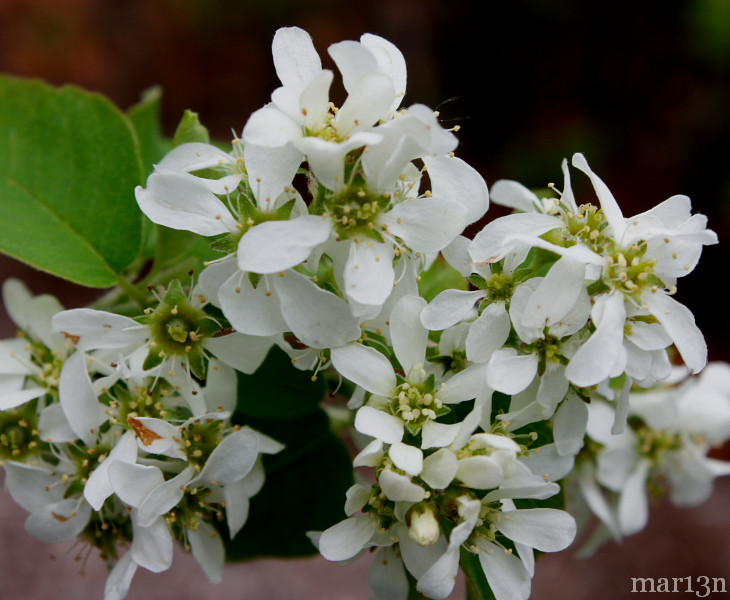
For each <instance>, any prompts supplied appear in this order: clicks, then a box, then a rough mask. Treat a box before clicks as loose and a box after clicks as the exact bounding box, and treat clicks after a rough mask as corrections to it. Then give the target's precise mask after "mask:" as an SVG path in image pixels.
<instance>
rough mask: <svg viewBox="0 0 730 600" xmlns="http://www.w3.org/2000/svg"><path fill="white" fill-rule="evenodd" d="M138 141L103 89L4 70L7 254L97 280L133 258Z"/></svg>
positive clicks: (0, 80) (1, 183)
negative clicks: (6, 74)
mask: <svg viewBox="0 0 730 600" xmlns="http://www.w3.org/2000/svg"><path fill="white" fill-rule="evenodd" d="M143 175H144V173H143V170H142V163H141V158H140V150H139V143H138V141H137V137H136V134H135V132H134V129H133V128H132V126H131V124H130V122H129V120H128V119H127V117H126V116H125V115H124V114H122V113H121V112H120V111H119V110H118V109H117V108H116V107H114V106H113V105H112V104H111V102H109V101H108V100H107V99H106V98H104V97H102V96H99V95H98V94H92V93H89V92H85V91H83V90H80V89H77V88H74V87H71V86H65V87H62V88H53V87H50V86H49V85H47V84H45V83H43V82H40V81H29V80H22V79H14V78H11V77H4V76H3V77H0V252H4V253H5V254H9V255H10V256H12V257H14V258H17V259H18V260H21V261H23V262H26V263H28V264H30V265H32V266H34V267H37V268H39V269H41V270H44V271H48V272H49V273H53V274H54V275H57V276H59V277H62V278H65V279H69V280H71V281H73V282H76V283H79V284H81V285H86V286H90V287H110V286H112V285H114V284H115V283H116V282H117V280H118V279H119V276H120V274H121V273H122V272H123V271H124V269H125V268H126V267H127V266H129V265H130V263H131V262H132V261H133V260H134V259H135V257H136V256H137V253H138V251H139V249H140V245H141V239H142V214H141V212H140V211H139V208H138V207H137V202H136V200H135V197H134V188H135V186H137V185H139V184H141V183H142V182H143Z"/></svg>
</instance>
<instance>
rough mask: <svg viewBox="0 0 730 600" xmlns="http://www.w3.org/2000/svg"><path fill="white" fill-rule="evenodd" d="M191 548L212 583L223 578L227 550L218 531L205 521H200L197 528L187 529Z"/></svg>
mask: <svg viewBox="0 0 730 600" xmlns="http://www.w3.org/2000/svg"><path fill="white" fill-rule="evenodd" d="M186 531H187V534H188V542H190V549H191V551H192V553H193V556H194V557H195V560H197V561H198V564H199V565H200V566H201V568H202V569H203V572H204V573H205V575H206V576H207V577H208V579H209V580H210V582H211V583H220V582H221V581H222V580H223V567H224V565H225V550H224V548H223V540H221V536H220V535H219V534H218V532H217V531H216V530H215V529H214V528H213V526H212V525H209V524H208V523H206V522H205V521H200V524H199V525H198V528H197V529H187V530H186Z"/></svg>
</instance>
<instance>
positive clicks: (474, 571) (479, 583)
mask: <svg viewBox="0 0 730 600" xmlns="http://www.w3.org/2000/svg"><path fill="white" fill-rule="evenodd" d="M459 563H460V564H461V568H462V569H463V571H464V575H466V598H467V600H495V598H494V593H493V592H492V589H491V588H490V587H489V583H488V582H487V578H486V577H485V576H484V571H482V565H481V564H480V563H479V557H477V555H476V554H472V553H471V552H469V551H468V550H466V549H465V548H461V557H460V560H459Z"/></svg>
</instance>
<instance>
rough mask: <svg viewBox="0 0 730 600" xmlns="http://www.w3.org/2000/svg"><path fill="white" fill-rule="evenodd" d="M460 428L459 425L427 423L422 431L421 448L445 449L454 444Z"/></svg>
mask: <svg viewBox="0 0 730 600" xmlns="http://www.w3.org/2000/svg"><path fill="white" fill-rule="evenodd" d="M459 428H460V426H459V424H458V423H437V422H436V421H426V422H425V423H424V424H423V428H422V429H421V435H422V441H421V448H423V449H424V450H426V449H428V448H444V447H445V446H450V445H451V444H453V443H454V440H455V439H456V437H457V436H458V435H459V430H460V429H459Z"/></svg>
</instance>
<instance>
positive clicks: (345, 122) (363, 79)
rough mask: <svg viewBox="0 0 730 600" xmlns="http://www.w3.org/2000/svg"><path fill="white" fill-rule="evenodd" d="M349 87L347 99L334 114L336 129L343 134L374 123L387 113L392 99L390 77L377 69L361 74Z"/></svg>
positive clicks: (393, 94) (393, 95) (393, 91)
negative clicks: (335, 114)
mask: <svg viewBox="0 0 730 600" xmlns="http://www.w3.org/2000/svg"><path fill="white" fill-rule="evenodd" d="M368 54H369V53H368ZM371 56H372V55H371ZM348 87H349V89H348V96H347V99H346V100H345V102H344V103H343V104H342V106H341V107H340V110H339V111H338V113H337V116H336V127H337V132H338V133H339V134H340V135H342V136H346V135H347V134H348V133H350V132H352V131H357V130H360V129H363V128H366V127H370V126H371V125H375V124H377V122H378V121H380V120H381V119H383V118H385V117H386V116H387V114H388V111H389V110H390V107H391V105H392V104H393V101H394V98H395V90H394V89H393V82H392V81H391V79H390V77H388V76H387V75H384V74H383V73H379V72H377V71H374V72H371V73H366V74H364V75H361V76H360V77H358V78H357V79H355V80H354V81H353V82H352V83H351V84H350V85H349V86H348Z"/></svg>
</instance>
